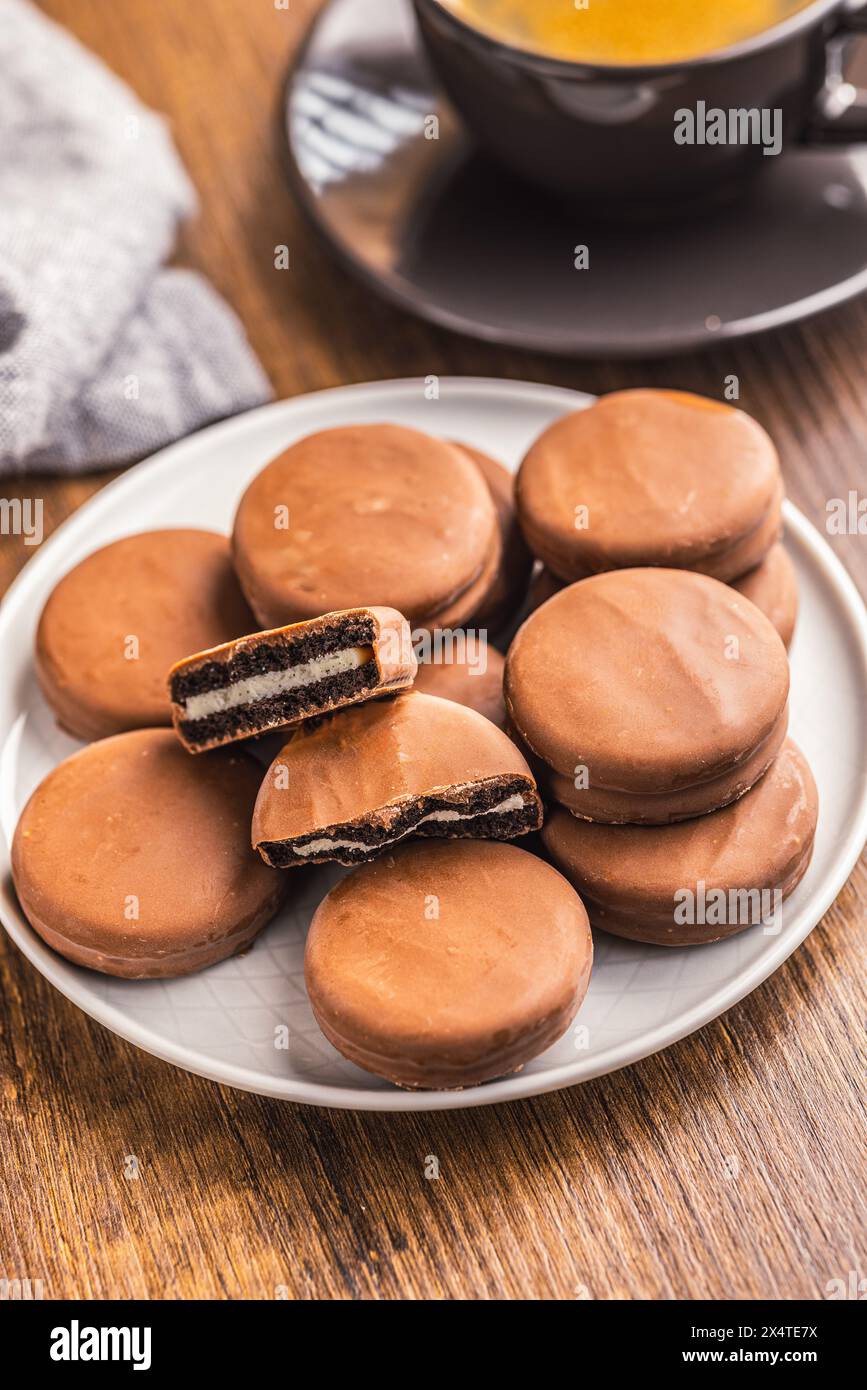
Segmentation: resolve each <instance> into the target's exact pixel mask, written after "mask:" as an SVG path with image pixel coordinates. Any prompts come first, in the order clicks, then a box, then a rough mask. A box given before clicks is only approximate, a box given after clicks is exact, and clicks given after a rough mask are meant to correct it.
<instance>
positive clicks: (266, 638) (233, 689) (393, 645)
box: [169, 608, 416, 753]
mask: <svg viewBox="0 0 867 1390" xmlns="http://www.w3.org/2000/svg"><path fill="white" fill-rule="evenodd" d="M415 671H416V659H415V655H414V653H413V649H412V640H411V636H410V630H409V623H408V622H407V621H406V619H405V618H404V617H403V616H402V614H400V613H397V612H395V610H394V609H393V608H353V609H350V610H349V611H348V612H344V613H326V614H324V615H323V617H321V618H314V619H311V620H310V621H309V622H306V623H295V624H294V625H293V626H292V627H283V628H277V629H275V630H273V631H271V632H257V633H254V634H253V635H252V636H250V637H241V638H239V639H238V640H237V641H235V642H226V643H224V644H223V646H221V647H214V648H212V649H211V651H208V652H200V653H199V655H198V656H190V657H187V658H186V660H184V661H180V662H178V664H177V665H176V666H174V667H173V668H172V670H171V672H170V674H169V692H170V694H171V700H172V718H173V720H174V725H175V728H176V730H177V732H178V736H179V737H180V739H181V741H182V742H183V743H184V744H185V746H186V747H187V748H188V749H189V751H190V752H191V753H201V752H202V751H203V750H204V749H206V748H215V747H217V746H218V745H219V744H225V743H231V742H232V741H233V740H234V739H238V738H248V737H250V735H252V734H264V733H267V732H268V731H269V730H271V729H278V728H282V727H283V726H284V725H287V724H297V723H298V722H299V721H300V720H302V719H310V718H312V717H315V716H318V715H322V714H327V713H329V712H330V711H331V710H335V709H340V708H342V707H343V706H345V705H353V704H357V703H358V702H359V701H360V700H368V699H370V698H371V697H372V696H374V695H387V694H389V693H392V692H394V691H397V690H403V689H405V688H406V687H407V686H409V685H412V681H413V676H414V675H415Z"/></svg>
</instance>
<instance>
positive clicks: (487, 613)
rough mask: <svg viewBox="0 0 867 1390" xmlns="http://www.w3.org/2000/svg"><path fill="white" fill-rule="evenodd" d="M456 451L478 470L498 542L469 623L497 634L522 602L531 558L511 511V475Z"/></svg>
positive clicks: (479, 456) (475, 454) (481, 457)
mask: <svg viewBox="0 0 867 1390" xmlns="http://www.w3.org/2000/svg"><path fill="white" fill-rule="evenodd" d="M458 447H459V448H461V449H463V450H464V453H467V454H469V456H470V458H471V459H472V460H473V462H474V463H475V464H476V465H477V467H478V468H479V469H480V470H481V473H482V477H483V478H484V480H485V482H486V483H487V485H488V487H489V488H490V492H491V497H492V498H493V501H494V506H495V507H496V509H497V520H498V522H499V527H500V538H501V541H502V554H501V558H500V564H499V566H498V568H497V572H496V575H495V577H494V582H493V584H492V585H491V587H490V589H489V591H488V593H487V594H486V596H485V599H484V602H483V603H482V605H481V607H480V609H479V611H478V612H477V613H475V614H474V615H473V617H472V618H471V620H470V624H471V626H473V627H478V628H482V629H486V630H488V631H490V632H497V631H499V629H500V628H501V627H503V626H504V625H505V624H506V623H507V622H509V620H510V619H511V618H513V617H515V616H516V615H517V613H518V610H519V609H520V607H521V605H522V603H523V601H524V596H525V594H526V592H527V585H528V584H529V582H530V571H531V570H532V568H533V557H532V555H531V554H530V552H529V550H528V549H527V544H526V542H525V540H524V537H523V534H522V532H521V527H520V525H519V523H518V517H517V513H516V511H515V478H514V475H513V474H512V473H510V472H509V470H508V468H506V467H505V466H504V465H503V464H502V463H498V462H497V460H496V459H492V458H490V457H489V455H488V454H483V453H482V452H481V450H480V449H472V448H470V446H469V444H459V445H458Z"/></svg>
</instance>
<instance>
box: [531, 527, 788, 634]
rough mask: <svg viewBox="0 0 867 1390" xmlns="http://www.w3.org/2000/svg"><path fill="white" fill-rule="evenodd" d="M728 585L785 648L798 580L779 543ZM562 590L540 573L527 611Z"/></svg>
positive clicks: (561, 582) (553, 578) (546, 571)
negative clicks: (750, 605) (758, 613)
mask: <svg viewBox="0 0 867 1390" xmlns="http://www.w3.org/2000/svg"><path fill="white" fill-rule="evenodd" d="M729 583H730V584H731V587H732V588H733V589H737V591H738V593H741V594H743V595H744V597H745V598H748V599H749V600H750V602H751V603H754V604H755V605H756V607H757V608H760V609H761V610H762V612H763V613H764V615H765V617H766V618H768V619H770V621H771V622H772V623H773V625H774V627H775V628H776V629H777V632H778V633H779V634H780V636H781V637H782V639H783V641H784V643H785V644H786V646H787V647H788V646H789V645H790V644H791V641H792V636H793V634H794V631H795V622H796V620H797V616H798V576H797V574H796V573H795V566H794V565H793V564H792V561H791V560H790V558H789V554H788V552H787V550H786V548H785V546H784V545H783V543H782V541H778V542H777V544H776V545H772V546H771V548H770V550H769V551H768V553H767V555H766V556H765V558H764V560H763V561H762V563H761V564H760V565H757V566H756V568H755V569H751V570H749V571H748V572H747V573H746V574H744V575H742V576H741V577H740V579H731V580H729ZM564 587H565V580H563V579H558V578H557V576H556V575H555V574H552V573H551V571H550V570H549V569H545V568H544V567H543V568H542V569H540V570H539V571H538V573H537V574H536V575H535V576H534V579H533V582H532V584H531V585H530V595H529V599H528V607H529V611H530V612H531V613H533V612H535V611H536V609H537V608H541V606H542V604H543V603H547V601H548V599H549V598H553V596H554V594H557V593H559V592H560V590H561V589H562V588H564Z"/></svg>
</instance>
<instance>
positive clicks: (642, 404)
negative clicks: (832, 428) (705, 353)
mask: <svg viewBox="0 0 867 1390" xmlns="http://www.w3.org/2000/svg"><path fill="white" fill-rule="evenodd" d="M782 494H783V490H782V479H781V476H780V467H779V461H778V459H777V454H776V450H775V448H774V445H773V443H772V441H771V440H770V438H769V437H768V435H767V434H766V433H765V431H764V430H763V429H762V427H761V426H760V425H759V424H757V423H756V421H755V420H752V419H751V418H750V417H749V416H748V415H746V414H744V412H743V411H740V410H736V409H734V408H733V407H731V406H728V405H724V404H722V403H720V402H718V401H712V400H708V399H706V398H705V397H702V396H695V395H690V394H689V393H687V392H683V391H653V390H638V391H616V392H613V393H612V394H611V395H608V396H603V397H602V398H601V399H600V400H598V401H597V402H595V404H593V405H592V406H590V407H589V408H588V409H586V410H579V411H576V412H575V413H574V414H572V415H568V416H566V417H565V418H564V419H562V420H558V421H557V422H556V423H555V424H554V425H552V426H551V427H550V428H549V429H547V430H546V431H545V432H544V434H542V436H541V437H540V438H539V439H538V440H537V441H536V443H535V444H534V445H533V446H532V448H531V449H530V450H529V452H528V454H527V456H526V458H525V459H524V461H523V463H522V465H521V468H520V471H519V474H518V481H517V488H516V498H517V506H518V515H519V516H520V519H521V525H522V527H523V530H524V534H525V536H526V538H527V540H528V542H529V545H530V548H531V550H533V552H534V553H535V554H536V555H537V556H538V557H539V559H541V560H542V561H543V562H544V563H545V565H547V566H548V568H549V569H551V570H552V571H553V572H554V573H555V574H556V575H558V576H559V577H560V578H561V579H565V580H568V581H570V582H571V581H574V580H576V579H580V578H583V577H584V576H585V575H588V574H595V573H600V572H603V571H606V570H612V569H625V568H631V567H634V566H642V565H660V566H664V567H667V568H678V569H692V570H699V571H701V572H702V573H705V574H710V575H712V576H714V577H715V578H717V579H722V580H730V579H735V578H737V577H738V576H739V575H741V574H743V573H744V572H745V571H746V570H748V569H750V568H752V567H753V566H755V565H757V564H759V563H760V561H761V560H762V558H763V556H764V554H765V553H766V551H767V550H768V549H769V548H770V546H771V545H773V544H774V542H775V541H776V540H777V539H778V537H779V531H780V507H781V503H782ZM581 507H586V508H587V510H588V516H587V525H586V526H581V525H578V524H576V522H580V521H583V519H584V518H583V515H582V514H580V513H577V512H576V509H577V508H581Z"/></svg>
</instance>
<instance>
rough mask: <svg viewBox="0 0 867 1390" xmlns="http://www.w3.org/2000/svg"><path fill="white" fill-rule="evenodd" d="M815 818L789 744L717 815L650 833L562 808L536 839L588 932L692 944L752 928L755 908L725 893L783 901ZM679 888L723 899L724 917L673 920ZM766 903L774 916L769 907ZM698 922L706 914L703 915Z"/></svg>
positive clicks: (797, 875) (807, 851) (807, 849)
mask: <svg viewBox="0 0 867 1390" xmlns="http://www.w3.org/2000/svg"><path fill="white" fill-rule="evenodd" d="M817 817H818V794H817V792H816V784H815V782H814V781H813V775H812V773H811V772H810V768H809V766H808V764H807V760H806V758H805V757H804V755H803V753H801V751H800V750H799V749H798V748H797V747H796V745H795V744H794V743H793V742H792V740H791V739H788V740H787V741H786V743H785V744H784V746H783V749H782V751H781V752H780V754H779V756H778V757H777V759H776V760H775V761H774V763H773V764H772V766H771V768H770V769H769V771H768V772H767V773H766V774H765V776H764V777H762V779H761V780H760V781H759V782H758V783H757V784H756V785H755V786H754V787H753V789H752V791H749V792H748V793H747V794H746V796H744V797H742V798H741V799H740V800H739V801H736V802H734V803H733V804H732V805H730V806H726V807H724V808H723V809H722V810H721V811H714V812H712V814H710V815H707V816H699V817H698V818H697V819H695V820H688V821H683V822H681V823H680V824H679V825H673V826H660V827H654V828H647V827H644V826H635V825H616V826H615V825H594V824H591V823H590V822H588V821H581V820H577V819H576V818H575V817H574V816H572V815H570V814H569V812H568V811H565V810H562V809H559V808H558V809H557V810H555V811H554V813H553V815H552V816H551V817H550V819H549V820H548V822H547V824H546V825H545V828H544V830H543V831H542V839H543V841H544V844H545V848H546V849H547V851H548V853H549V854H550V855H551V857H552V859H553V860H554V862H555V863H556V864H557V865H558V867H559V868H560V869H561V870H562V872H563V873H564V874H565V875H566V877H567V878H568V879H569V880H570V882H572V883H574V885H575V887H576V888H577V889H578V891H579V892H580V893H581V895H582V897H583V899H584V902H585V903H586V904H587V910H588V912H589V913H590V920H591V922H592V923H593V925H594V927H600V928H602V929H603V930H605V931H608V932H613V933H614V935H615V936H625V937H629V938H630V939H631V940H633V941H647V942H651V943H652V944H654V945H660V946H690V945H698V944H701V943H704V942H709V941H718V940H720V939H721V938H722V937H725V936H732V935H734V934H735V933H736V932H739V931H743V930H744V929H745V928H747V927H749V926H755V925H757V920H756V919H757V917H759V916H760V914H759V912H757V911H756V906H754V905H752V904H750V903H748V902H747V900H746V899H743V900H741V902H738V901H737V900H734V899H731V898H729V895H730V894H732V893H744V894H746V893H748V892H749V891H750V890H753V892H754V893H755V892H756V891H758V892H762V890H769V891H770V892H773V890H777V889H778V890H780V892H781V893H782V895H783V897H787V896H788V895H789V894H790V893H791V892H792V891H793V889H794V888H795V887H797V885H798V883H799V882H800V880H801V878H802V877H803V875H804V873H805V872H806V870H807V866H808V865H809V862H810V858H811V855H812V853H813V839H814V835H815V831H816V821H817ZM683 890H689V892H690V893H692V894H693V895H695V899H694V901H695V902H697V901H698V899H699V896H702V897H703V898H704V899H705V901H706V902H707V895H708V894H712V893H716V892H719V891H722V892H723V893H725V894H726V899H727V903H726V906H725V908H724V909H723V912H722V916H723V919H724V920H722V921H713V920H710V921H708V920H705V921H700V920H696V921H695V922H692V923H690V922H689V921H678V920H676V917H675V912H676V909H677V907H678V904H679V903H682V902H683V899H682V898H676V897H675V895H676V894H680V893H682V892H683ZM765 901H766V905H767V906H769V907H770V908H771V911H773V900H772V899H770V900H768V899H766V900H765ZM756 902H757V900H756V899H754V903H756ZM729 904H731V906H729ZM732 907H733V908H734V911H733V910H732ZM692 915H693V916H694V917H697V916H698V915H699V914H698V913H696V912H695V911H693V913H692ZM701 915H704V916H705V918H707V917H712V913H711V912H710V911H708V910H707V908H706V909H705V912H704V913H703V914H701Z"/></svg>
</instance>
